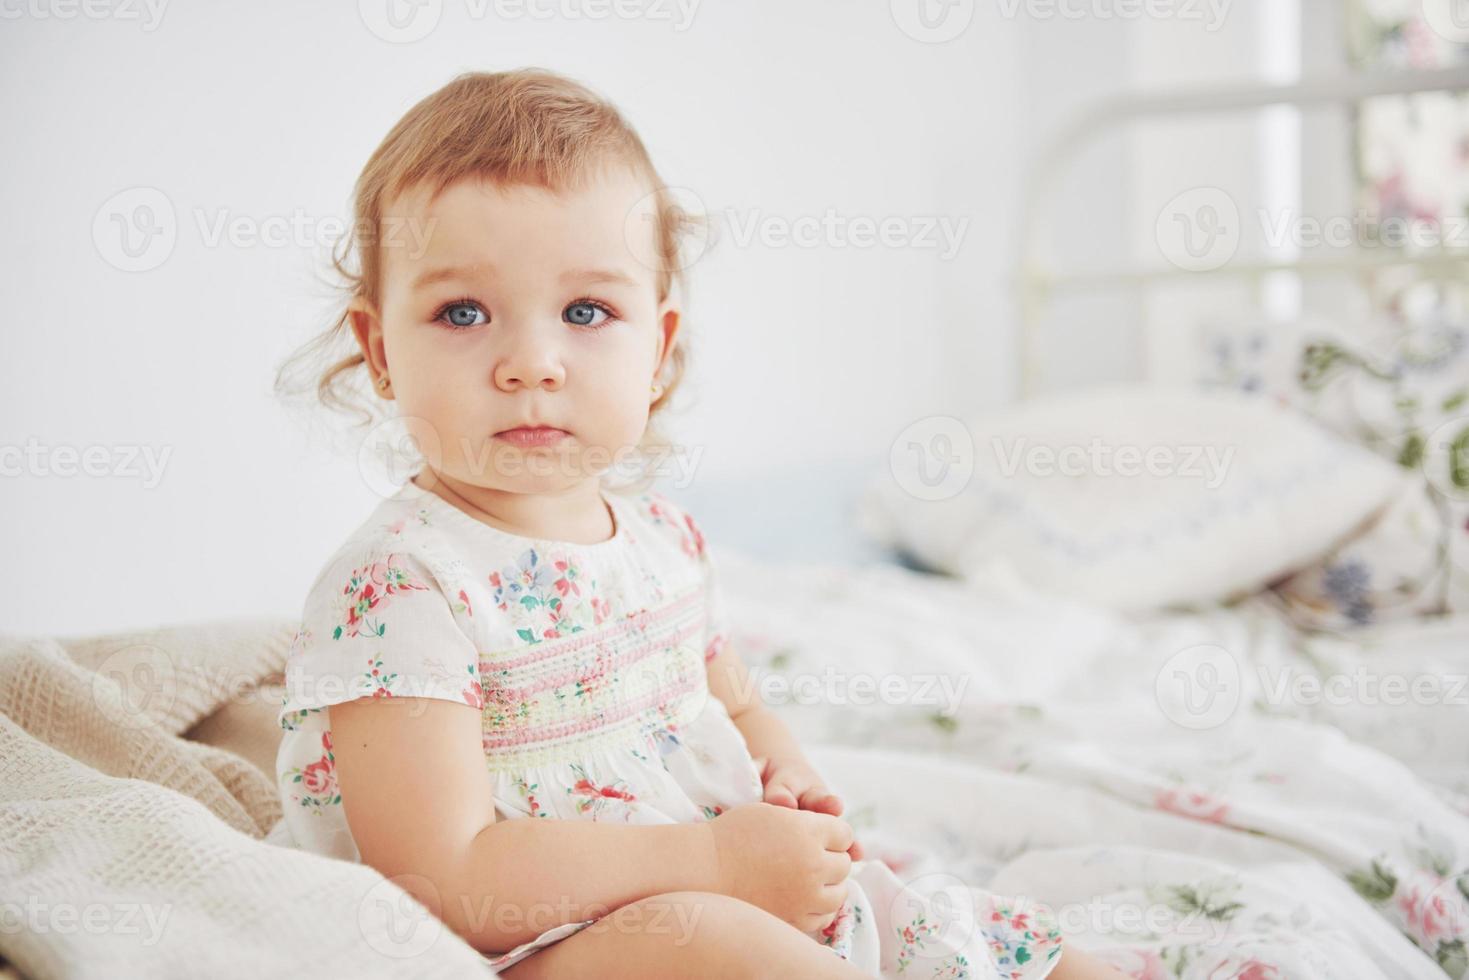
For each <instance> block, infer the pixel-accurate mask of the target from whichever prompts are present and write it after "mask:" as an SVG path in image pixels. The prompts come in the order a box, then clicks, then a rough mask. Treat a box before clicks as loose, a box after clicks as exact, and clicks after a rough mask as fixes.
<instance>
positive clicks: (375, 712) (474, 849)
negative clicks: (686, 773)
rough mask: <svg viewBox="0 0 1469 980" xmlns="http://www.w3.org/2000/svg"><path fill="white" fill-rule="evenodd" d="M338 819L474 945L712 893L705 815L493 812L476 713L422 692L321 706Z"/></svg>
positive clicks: (505, 945)
mask: <svg viewBox="0 0 1469 980" xmlns="http://www.w3.org/2000/svg"><path fill="white" fill-rule="evenodd" d="M329 710H330V725H331V729H332V751H333V754H334V755H335V757H336V770H337V782H338V787H339V789H340V792H341V795H342V805H343V807H344V812H345V814H346V817H347V825H348V827H349V828H350V830H351V832H352V839H353V840H354V841H355V842H356V844H357V847H358V850H359V852H360V854H361V857H362V861H363V863H364V864H368V865H371V866H372V867H374V868H376V869H377V870H378V871H380V872H382V873H383V874H384V875H385V876H387V877H389V878H391V879H393V880H394V882H395V883H396V884H398V885H399V886H401V887H402V888H403V889H404V890H406V891H407V892H409V893H410V894H412V895H413V896H414V897H415V898H417V899H418V900H419V901H420V902H422V903H423V904H424V905H426V906H427V907H428V908H429V909H430V910H431V911H433V912H434V913H435V914H436V915H438V916H439V917H440V918H441V919H443V920H444V922H445V923H446V924H448V925H449V927H450V928H452V929H453V930H454V931H455V932H457V933H458V934H459V935H461V936H463V937H464V939H465V940H466V941H468V942H469V943H470V944H471V945H472V946H474V947H475V949H477V950H479V951H481V952H485V953H492V954H493V953H500V952H504V951H506V950H509V949H513V948H514V947H515V946H518V945H519V944H521V943H523V942H527V941H529V940H531V939H534V938H535V937H536V936H538V935H539V934H540V933H542V932H544V931H546V930H547V929H550V928H552V927H553V926H556V925H559V924H561V923H563V922H577V921H581V920H583V919H590V918H593V917H596V916H600V915H605V914H607V913H608V912H610V911H612V910H613V909H617V908H620V907H622V906H623V905H626V904H628V903H630V902H634V901H637V900H639V899H642V898H646V897H648V896H650V895H656V894H660V893H663V892H673V891H715V890H718V887H719V861H718V858H717V856H716V851H715V846H714V837H713V834H712V833H711V832H710V829H709V826H710V825H709V824H707V823H698V824H668V825H654V826H648V825H637V824H610V823H598V822H594V821H586V822H582V821H571V820H556V819H545V820H541V819H536V818H533V817H532V818H526V819H517V820H496V819H495V801H494V796H493V784H492V781H491V779H490V775H489V772H488V771H487V770H486V768H485V757H484V751H483V749H482V747H481V744H480V738H481V727H480V726H481V719H480V713H479V711H477V710H475V709H474V708H472V707H470V706H469V705H467V704H455V703H453V702H450V701H439V700H433V699H428V698H381V699H377V698H361V699H359V700H356V701H349V702H346V703H344V704H337V705H333V706H332V707H331V708H330V709H329Z"/></svg>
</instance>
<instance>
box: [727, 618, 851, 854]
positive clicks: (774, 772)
mask: <svg viewBox="0 0 1469 980" xmlns="http://www.w3.org/2000/svg"><path fill="white" fill-rule="evenodd" d="M706 666H707V668H708V673H709V692H710V693H711V694H713V695H714V696H715V697H717V698H719V700H721V701H723V702H724V707H725V710H726V711H728V712H729V717H730V719H731V720H732V721H733V722H734V723H735V727H736V728H738V729H739V730H740V734H741V735H743V736H744V737H745V745H746V747H747V748H748V749H749V750H750V755H751V756H752V757H754V758H755V759H756V760H759V761H758V763H757V764H759V765H760V768H761V782H762V783H763V784H764V786H765V801H766V802H767V803H775V804H777V805H780V806H789V807H794V808H796V809H801V810H814V811H817V812H820V813H829V814H831V815H832V816H841V813H842V801H841V798H840V797H838V796H837V795H836V794H835V793H831V792H829V791H828V790H827V788H826V784H825V782H824V781H823V780H822V778H821V776H820V774H819V773H817V771H816V767H815V766H813V765H812V764H811V761H810V760H809V759H807V758H806V754H805V753H804V752H802V751H801V746H800V743H798V742H797V741H796V738H795V736H794V735H792V734H791V731H790V729H789V728H787V727H786V724H785V722H784V721H782V720H781V719H780V718H779V717H777V716H776V714H775V712H773V711H771V710H770V708H769V706H767V705H766V704H765V703H764V702H763V701H762V700H761V699H760V696H759V692H758V691H756V690H755V685H754V684H753V683H752V682H751V680H750V674H749V671H748V670H746V669H745V664H744V662H743V661H742V660H740V657H739V655H738V654H737V653H735V651H734V645H733V644H732V643H728V642H726V643H724V644H723V645H722V646H721V648H720V649H719V652H718V653H716V654H715V655H714V657H713V658H711V659H710V660H709V662H708V664H707V665H706ZM851 856H852V859H853V860H854V861H855V860H860V859H861V857H862V847H861V845H860V844H857V843H855V842H854V843H853V845H852V848H851Z"/></svg>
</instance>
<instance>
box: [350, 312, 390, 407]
mask: <svg viewBox="0 0 1469 980" xmlns="http://www.w3.org/2000/svg"><path fill="white" fill-rule="evenodd" d="M347 319H348V321H349V322H350V323H351V324H352V335H353V336H354V337H356V338H357V347H358V348H359V349H360V350H361V351H362V356H363V358H365V359H366V361H367V376H368V378H369V380H370V382H371V384H372V390H373V392H374V393H375V394H377V395H378V396H380V397H382V398H387V399H391V398H392V397H393V388H392V385H391V384H389V385H388V386H387V387H386V388H384V387H383V386H382V385H380V384H379V383H378V381H379V379H381V378H391V376H390V375H389V374H388V355H387V349H386V348H385V347H384V346H383V321H382V318H381V317H379V316H378V313H377V310H375V309H373V307H372V304H370V303H368V302H367V301H366V300H364V299H363V298H362V297H360V296H359V297H356V298H355V299H353V300H352V302H351V303H350V304H349V305H348V306H347Z"/></svg>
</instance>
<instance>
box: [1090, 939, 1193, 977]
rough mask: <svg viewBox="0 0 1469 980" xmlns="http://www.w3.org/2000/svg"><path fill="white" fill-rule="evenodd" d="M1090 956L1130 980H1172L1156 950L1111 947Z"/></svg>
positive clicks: (1171, 974) (1171, 975)
mask: <svg viewBox="0 0 1469 980" xmlns="http://www.w3.org/2000/svg"><path fill="white" fill-rule="evenodd" d="M1092 955H1093V956H1095V957H1096V958H1097V959H1099V960H1101V961H1102V962H1104V963H1106V964H1107V965H1108V966H1111V967H1115V968H1116V969H1118V970H1120V971H1122V972H1123V973H1125V974H1127V975H1128V976H1129V977H1131V978H1132V980H1172V977H1173V973H1172V971H1170V970H1169V969H1168V967H1167V966H1166V965H1165V964H1164V963H1163V960H1162V959H1161V958H1160V957H1159V956H1158V953H1157V951H1156V950H1151V949H1127V948H1125V947H1121V946H1113V947H1110V948H1105V947H1104V948H1102V949H1098V950H1096V951H1094V952H1093V953H1092Z"/></svg>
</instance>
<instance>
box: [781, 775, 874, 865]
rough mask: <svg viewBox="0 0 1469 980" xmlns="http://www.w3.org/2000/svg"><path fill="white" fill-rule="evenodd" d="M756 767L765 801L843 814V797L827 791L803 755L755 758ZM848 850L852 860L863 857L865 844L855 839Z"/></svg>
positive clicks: (836, 814) (799, 808)
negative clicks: (801, 756) (791, 757)
mask: <svg viewBox="0 0 1469 980" xmlns="http://www.w3.org/2000/svg"><path fill="white" fill-rule="evenodd" d="M755 768H756V769H758V770H759V771H760V782H761V783H762V784H763V785H764V787H765V796H764V802H766V803H773V804H774V805H776V806H785V807H790V808H791V809H793V810H810V811H812V812H813V813H829V814H831V815H832V816H833V817H839V816H841V815H842V800H841V797H839V796H837V795H836V794H835V793H831V792H828V791H827V788H826V785H825V784H824V783H823V782H822V781H821V776H820V775H818V774H817V772H816V770H815V769H813V768H812V767H811V765H810V763H808V762H806V761H805V760H804V759H766V758H763V757H759V758H756V759H755ZM848 853H849V854H850V855H851V857H852V860H853V861H860V860H862V845H861V844H859V843H857V841H856V839H853V841H852V847H851V849H850V851H848Z"/></svg>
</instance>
